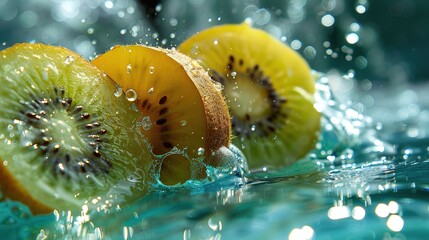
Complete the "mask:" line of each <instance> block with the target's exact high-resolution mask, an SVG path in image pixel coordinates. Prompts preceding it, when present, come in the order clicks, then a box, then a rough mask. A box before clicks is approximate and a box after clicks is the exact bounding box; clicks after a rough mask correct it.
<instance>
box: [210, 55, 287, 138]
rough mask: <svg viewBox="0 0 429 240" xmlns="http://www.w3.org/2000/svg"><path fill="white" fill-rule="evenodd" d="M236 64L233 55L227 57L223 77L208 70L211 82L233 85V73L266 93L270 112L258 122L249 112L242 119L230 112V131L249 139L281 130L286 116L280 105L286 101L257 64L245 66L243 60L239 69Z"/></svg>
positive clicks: (239, 64)
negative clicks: (252, 136)
mask: <svg viewBox="0 0 429 240" xmlns="http://www.w3.org/2000/svg"><path fill="white" fill-rule="evenodd" d="M236 64H237V61H236V58H235V57H234V56H233V55H229V56H228V59H227V64H226V74H225V75H223V74H221V73H219V72H217V71H216V70H214V69H210V71H209V75H210V77H211V78H212V80H213V81H216V82H219V83H221V84H223V85H227V84H234V81H236V77H231V76H232V74H231V73H232V72H233V71H235V74H234V76H239V77H243V78H246V79H247V80H248V81H251V82H252V84H254V85H255V87H261V88H262V89H264V90H265V91H266V92H267V97H268V101H269V102H270V104H271V106H270V109H271V111H270V114H269V115H267V116H265V117H264V118H262V119H259V120H255V118H252V113H251V112H249V113H247V114H245V115H244V118H238V117H236V116H234V113H233V112H232V113H231V115H232V119H231V127H232V130H233V131H234V133H235V134H236V135H237V136H239V137H249V136H251V135H258V136H268V135H269V134H272V133H274V132H276V129H278V128H281V127H282V126H283V125H284V124H285V122H286V121H284V118H286V117H287V114H285V113H283V112H282V111H283V110H282V109H283V107H282V105H283V104H285V103H286V102H287V99H285V98H284V97H282V96H279V95H278V94H277V92H276V90H275V89H274V87H273V86H272V84H271V81H270V78H269V77H268V76H266V75H265V74H264V72H263V70H262V69H261V67H260V66H259V64H255V65H253V66H249V65H248V66H245V65H244V60H243V59H239V60H238V66H239V67H236V66H235V65H236ZM227 97H228V96H227Z"/></svg>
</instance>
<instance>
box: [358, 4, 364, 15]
mask: <svg viewBox="0 0 429 240" xmlns="http://www.w3.org/2000/svg"><path fill="white" fill-rule="evenodd" d="M356 12H357V13H359V14H364V13H365V12H366V7H365V6H364V5H357V6H356Z"/></svg>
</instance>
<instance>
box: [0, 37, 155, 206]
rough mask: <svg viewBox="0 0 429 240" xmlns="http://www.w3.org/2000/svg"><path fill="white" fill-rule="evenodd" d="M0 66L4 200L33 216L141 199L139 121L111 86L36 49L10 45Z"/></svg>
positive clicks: (146, 159) (144, 167)
mask: <svg viewBox="0 0 429 240" xmlns="http://www.w3.org/2000/svg"><path fill="white" fill-rule="evenodd" d="M0 61H1V65H0V85H1V88H0V191H1V192H2V193H3V194H4V195H5V196H6V197H7V198H9V199H14V200H19V201H21V202H23V203H25V204H27V205H28V206H29V207H30V209H31V210H32V212H33V213H35V214H37V213H47V212H49V211H52V210H53V209H59V210H68V209H77V208H80V207H81V206H82V204H85V203H87V202H88V201H89V202H94V199H95V200H96V202H97V201H100V202H103V204H104V205H106V204H107V205H109V204H112V202H114V201H117V202H122V201H125V200H127V199H131V198H133V197H137V195H138V196H142V195H144V194H145V192H146V191H147V185H146V184H145V183H147V182H149V181H151V178H152V177H151V174H150V170H151V166H152V163H151V160H150V159H151V156H150V153H149V151H148V150H147V148H146V147H145V146H146V145H145V138H144V137H143V136H142V134H141V133H140V131H139V130H138V122H139V121H141V114H140V113H139V112H138V111H136V110H135V109H133V106H132V103H130V102H129V101H127V100H126V99H125V98H124V97H116V96H115V92H116V91H117V86H116V84H115V83H114V82H113V81H112V80H111V79H109V78H108V77H107V76H105V75H103V74H102V73H101V71H99V70H98V69H97V68H96V67H95V66H93V65H92V64H90V63H89V62H87V61H86V60H84V59H83V58H81V57H80V56H79V55H77V54H75V53H73V52H71V51H69V50H67V49H65V48H62V47H54V46H48V45H44V44H17V45H15V46H13V47H11V48H8V49H6V50H3V51H1V52H0ZM136 193H137V194H136ZM100 199H102V200H100Z"/></svg>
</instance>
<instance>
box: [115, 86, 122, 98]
mask: <svg viewBox="0 0 429 240" xmlns="http://www.w3.org/2000/svg"><path fill="white" fill-rule="evenodd" d="M114 95H115V97H120V96H121V95H122V87H121V86H119V85H118V86H116V91H115V93H114Z"/></svg>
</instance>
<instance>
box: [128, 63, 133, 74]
mask: <svg viewBox="0 0 429 240" xmlns="http://www.w3.org/2000/svg"><path fill="white" fill-rule="evenodd" d="M132 68H133V67H132V66H131V64H128V65H127V73H128V74H130V73H131V69H132Z"/></svg>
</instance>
